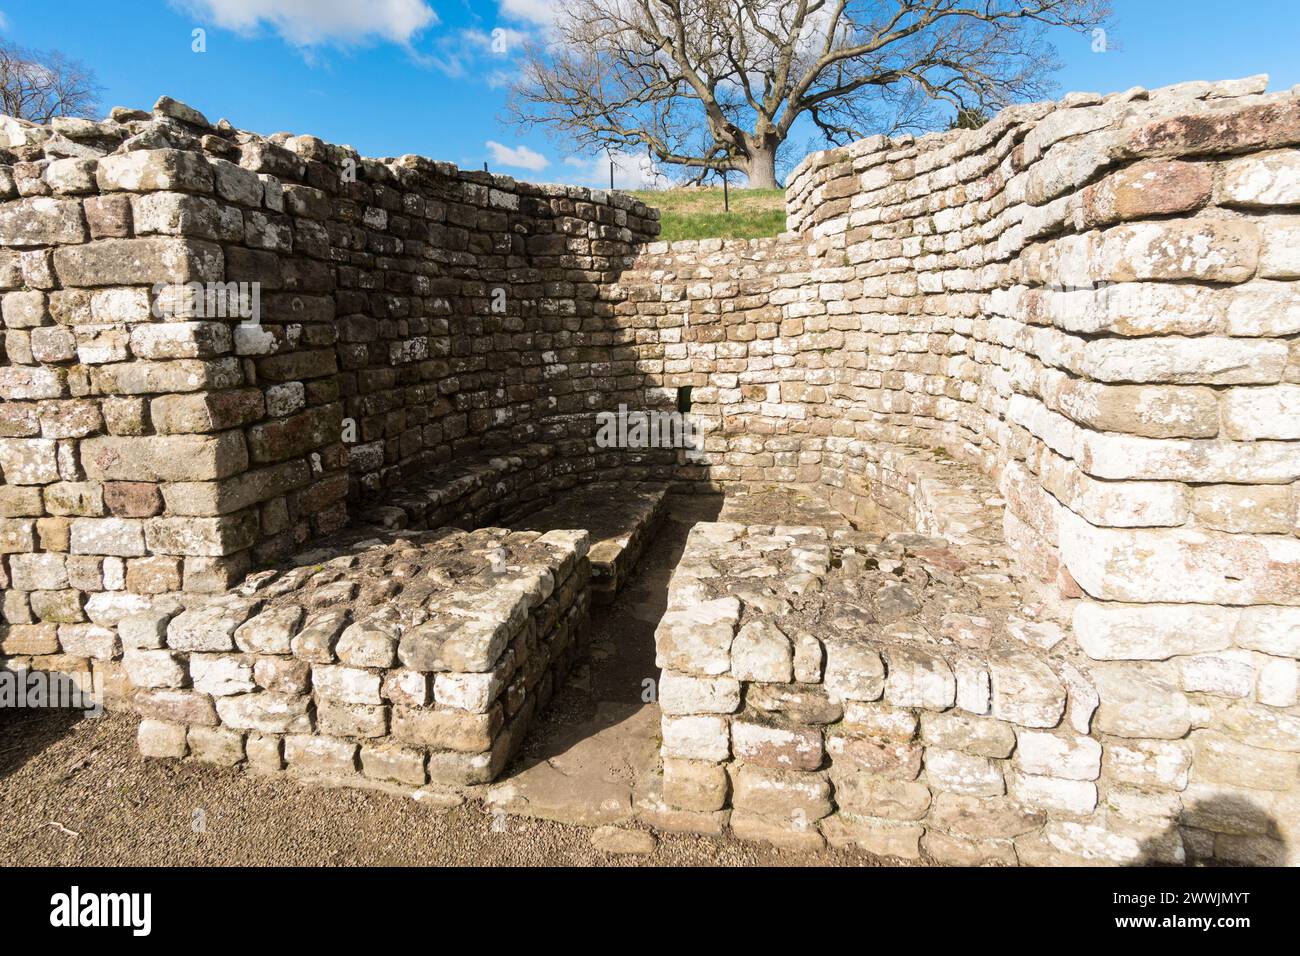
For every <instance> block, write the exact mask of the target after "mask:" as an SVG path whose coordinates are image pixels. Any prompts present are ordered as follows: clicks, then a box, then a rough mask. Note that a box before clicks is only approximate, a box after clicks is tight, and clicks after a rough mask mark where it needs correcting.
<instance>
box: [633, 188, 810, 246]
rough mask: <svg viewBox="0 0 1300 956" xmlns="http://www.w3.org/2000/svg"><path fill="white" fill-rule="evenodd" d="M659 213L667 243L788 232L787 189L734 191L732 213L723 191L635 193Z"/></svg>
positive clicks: (753, 236)
mask: <svg viewBox="0 0 1300 956" xmlns="http://www.w3.org/2000/svg"><path fill="white" fill-rule="evenodd" d="M633 195H634V196H636V198H637V199H640V200H641V201H642V202H644V203H646V204H647V205H649V206H655V207H657V208H658V209H659V211H660V214H661V216H660V223H661V225H662V226H663V231H662V232H661V233H660V234H659V238H660V239H662V240H664V241H666V242H675V241H676V240H678V239H758V238H761V237H763V236H775V235H777V234H778V233H781V232H784V231H785V190H784V189H733V190H731V211H730V212H724V211H723V208H722V190H721V189H663V190H643V191H641V192H636V193H633Z"/></svg>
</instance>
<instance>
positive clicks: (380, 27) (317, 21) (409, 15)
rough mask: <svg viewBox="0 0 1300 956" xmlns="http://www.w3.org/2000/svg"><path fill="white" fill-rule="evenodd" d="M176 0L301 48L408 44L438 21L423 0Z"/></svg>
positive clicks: (228, 24) (229, 25)
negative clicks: (263, 28) (376, 42)
mask: <svg viewBox="0 0 1300 956" xmlns="http://www.w3.org/2000/svg"><path fill="white" fill-rule="evenodd" d="M177 5H178V6H180V7H182V8H183V9H185V10H187V11H188V12H190V13H191V14H193V15H194V16H196V17H206V18H208V19H209V20H211V22H212V23H213V24H215V25H216V26H218V27H222V28H224V29H227V30H234V31H236V32H239V33H251V32H253V31H255V30H256V29H257V28H258V27H260V26H262V25H266V26H269V27H270V28H271V29H273V30H275V31H276V32H277V33H279V34H280V35H281V36H282V37H284V38H285V39H286V40H288V41H289V42H290V43H292V44H294V45H295V46H302V47H312V46H323V45H334V46H353V45H356V44H360V43H365V42H367V41H369V40H371V39H376V38H377V39H380V40H387V41H390V42H392V43H399V44H402V45H409V44H410V43H411V41H412V39H413V38H414V37H415V35H416V34H418V33H419V32H420V31H421V30H424V29H425V28H426V27H429V26H431V25H433V24H435V23H437V22H438V15H437V14H436V13H434V12H433V8H432V7H430V6H429V4H428V3H426V2H425V0H179V2H178V3H177ZM198 25H199V26H203V25H204V24H202V23H200V24H198Z"/></svg>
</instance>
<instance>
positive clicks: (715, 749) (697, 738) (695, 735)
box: [662, 715, 731, 763]
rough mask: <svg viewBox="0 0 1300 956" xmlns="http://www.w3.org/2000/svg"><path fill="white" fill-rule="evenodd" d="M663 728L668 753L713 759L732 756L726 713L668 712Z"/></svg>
mask: <svg viewBox="0 0 1300 956" xmlns="http://www.w3.org/2000/svg"><path fill="white" fill-rule="evenodd" d="M662 730H663V753H664V755H665V756H668V757H682V758H685V759H688V760H707V761H710V762H713V763H718V762H721V761H724V760H726V759H727V758H728V757H730V756H731V732H730V726H729V724H728V722H727V720H726V718H724V717H718V716H706V715H699V716H692V717H671V716H665V717H664V718H663V725H662Z"/></svg>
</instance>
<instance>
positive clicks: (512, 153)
mask: <svg viewBox="0 0 1300 956" xmlns="http://www.w3.org/2000/svg"><path fill="white" fill-rule="evenodd" d="M487 148H488V152H489V153H491V154H492V162H493V163H495V164H496V165H498V166H509V167H512V168H514V169H527V170H530V171H531V172H534V173H537V172H541V171H542V170H543V169H545V168H546V167H547V166H549V165H550V164H551V162H550V160H548V159H547V158H546V157H545V156H543V155H542V154H541V153H539V152H537V151H536V150H532V149H529V148H528V147H527V146H503V145H502V144H501V143H494V142H493V141H492V140H488V143H487Z"/></svg>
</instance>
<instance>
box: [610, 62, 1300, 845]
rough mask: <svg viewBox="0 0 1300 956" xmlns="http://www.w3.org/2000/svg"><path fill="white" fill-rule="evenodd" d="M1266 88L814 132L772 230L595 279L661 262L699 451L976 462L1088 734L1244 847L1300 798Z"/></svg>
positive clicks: (860, 503) (1289, 336) (880, 506)
mask: <svg viewBox="0 0 1300 956" xmlns="http://www.w3.org/2000/svg"><path fill="white" fill-rule="evenodd" d="M1264 88H1265V81H1263V80H1262V79H1260V78H1254V79H1250V80H1244V81H1235V82H1229V83H1222V84H1210V83H1192V84H1184V85H1181V86H1178V87H1172V88H1168V89H1165V90H1157V91H1144V90H1131V91H1128V92H1126V93H1122V94H1116V95H1113V96H1108V97H1101V96H1094V95H1088V94H1075V95H1072V96H1071V97H1068V98H1067V99H1066V100H1064V101H1062V102H1061V103H1059V104H1034V105H1029V106H1022V107H1014V108H1012V109H1009V110H1007V111H1005V112H1004V113H1002V114H1001V115H999V116H998V117H997V118H996V119H994V120H993V121H992V122H991V123H989V124H988V125H987V126H985V127H984V128H982V129H980V130H976V131H959V132H953V133H947V134H938V135H932V136H927V137H924V138H921V139H912V138H910V137H905V138H902V139H898V140H887V139H884V138H879V137H878V138H875V139H871V140H866V141H863V142H860V143H857V144H854V145H852V146H849V147H846V148H844V149H840V150H833V151H830V152H827V153H822V154H815V155H813V156H811V157H809V158H808V159H807V160H805V161H804V162H803V163H802V164H801V165H800V167H799V168H798V169H796V170H795V172H794V173H793V174H792V176H791V178H790V185H789V189H788V199H789V209H790V219H789V223H790V228H791V233H790V234H787V235H786V236H784V237H781V238H778V239H773V240H768V241H765V242H762V243H759V244H752V245H749V246H740V245H734V246H733V245H724V246H722V247H721V248H720V249H719V248H717V247H710V248H706V249H699V248H698V247H696V248H694V249H693V248H691V247H688V246H680V245H678V244H674V245H673V246H671V247H663V246H652V247H650V248H648V249H647V252H646V254H645V255H644V256H643V257H642V259H641V260H639V261H638V263H637V265H636V268H635V269H634V270H633V272H631V273H625V274H624V276H623V277H622V279H621V283H622V285H624V286H630V285H632V284H633V283H634V282H635V281H636V280H644V279H649V278H651V277H653V276H656V275H659V274H661V273H667V275H668V276H670V277H672V278H674V279H676V280H677V284H675V285H674V287H673V288H672V289H666V290H665V295H664V296H663V298H666V299H669V300H670V308H671V309H672V311H675V312H680V313H683V314H685V315H686V316H687V320H686V323H685V325H686V328H685V330H684V332H683V333H682V337H683V339H684V340H685V341H686V342H688V343H695V344H691V345H688V348H687V357H688V359H689V365H686V366H684V367H683V368H684V370H689V372H690V374H692V375H693V376H694V383H695V384H696V393H697V394H702V395H704V396H707V397H709V398H711V399H716V401H717V405H716V406H715V407H713V408H707V409H701V413H702V414H712V415H713V417H714V419H715V428H714V429H713V430H712V431H711V432H710V438H709V446H708V448H709V452H710V454H708V455H706V456H705V460H704V461H703V462H700V463H698V464H696V465H695V466H694V467H696V468H697V469H698V470H699V471H700V473H703V474H721V475H726V476H728V477H739V476H742V475H743V477H746V478H751V479H759V480H791V478H792V476H793V475H794V474H795V473H796V472H794V470H793V469H792V468H790V467H786V466H792V465H795V464H798V465H802V466H803V468H802V470H800V471H798V472H797V474H799V476H800V477H801V478H802V479H803V480H807V481H813V482H815V483H817V484H820V485H821V486H822V487H823V488H824V489H825V492H826V494H827V495H828V496H829V500H831V501H832V502H833V503H834V504H835V505H836V506H837V507H838V508H839V509H840V510H841V511H843V512H844V513H846V514H848V515H851V516H853V517H855V518H858V519H861V520H864V521H880V520H881V519H883V518H890V519H891V520H895V521H901V522H902V523H904V524H906V523H909V522H910V523H915V522H916V521H917V520H918V518H921V517H922V515H921V514H920V512H922V511H923V510H924V509H923V508H919V507H918V505H919V504H923V502H924V498H925V496H926V495H927V494H932V493H933V492H934V491H935V489H936V482H937V483H938V484H942V479H936V478H935V476H934V474H933V473H928V472H933V462H932V463H931V464H930V465H927V466H926V467H923V468H920V469H918V468H917V467H916V464H915V457H914V456H909V455H908V454H906V453H905V452H904V450H905V449H907V448H909V447H911V448H916V447H920V448H926V449H930V450H932V451H935V452H938V453H941V455H943V456H947V457H948V458H949V459H951V460H954V461H959V462H964V463H967V464H968V465H972V466H975V467H976V468H978V470H979V471H980V472H982V473H983V474H985V475H988V476H990V477H992V478H993V479H994V480H995V481H996V482H997V489H998V492H999V493H1000V495H1001V497H1002V499H1004V500H1005V503H1006V507H1005V509H1004V516H1003V519H1002V521H1003V531H1004V536H1005V540H1006V543H1007V545H1008V546H1009V547H1010V548H1011V549H1012V550H1013V551H1014V553H1015V554H1016V555H1017V557H1018V559H1019V565H1020V568H1021V572H1022V573H1023V574H1025V575H1027V576H1028V578H1029V579H1030V580H1031V582H1039V583H1040V584H1042V585H1044V586H1046V587H1047V588H1048V589H1050V592H1051V595H1052V596H1053V599H1064V600H1065V601H1066V602H1067V603H1066V605H1065V608H1066V609H1067V610H1068V611H1070V613H1071V614H1072V617H1073V634H1072V636H1071V637H1070V638H1069V640H1070V642H1072V643H1073V644H1075V645H1077V647H1078V648H1079V649H1080V650H1082V652H1083V653H1084V654H1085V656H1086V659H1087V660H1088V668H1087V670H1088V673H1089V674H1090V680H1092V681H1094V682H1095V684H1096V687H1097V690H1098V692H1099V694H1100V698H1101V706H1100V708H1099V710H1098V712H1097V717H1096V721H1095V726H1094V727H1093V729H1092V733H1094V734H1096V735H1097V736H1098V737H1099V739H1100V740H1101V741H1102V743H1103V745H1104V746H1105V752H1106V753H1111V752H1112V751H1111V747H1112V746H1113V747H1115V748H1116V749H1115V751H1114V752H1115V753H1119V752H1120V749H1121V748H1122V749H1124V750H1125V752H1126V753H1128V752H1141V753H1145V754H1147V757H1148V758H1149V759H1148V762H1150V763H1151V765H1152V768H1155V766H1156V765H1157V764H1158V765H1160V767H1162V768H1163V769H1162V770H1160V771H1159V772H1158V773H1152V774H1150V775H1149V776H1148V777H1147V778H1146V779H1145V780H1144V782H1143V783H1142V784H1141V787H1140V789H1142V790H1143V792H1144V793H1146V794H1148V795H1150V793H1158V794H1159V795H1160V799H1159V800H1155V799H1154V798H1153V799H1152V800H1151V801H1149V805H1150V806H1153V807H1154V806H1156V805H1157V804H1159V805H1160V806H1163V807H1165V810H1164V811H1161V812H1166V813H1167V814H1168V815H1169V818H1170V819H1177V818H1179V817H1180V815H1182V818H1183V819H1195V820H1196V821H1197V822H1196V823H1195V824H1192V825H1189V834H1188V839H1189V840H1193V841H1197V846H1196V847H1195V852H1196V853H1197V854H1201V855H1211V854H1214V853H1218V854H1219V855H1221V856H1225V857H1230V858H1239V859H1278V858H1280V857H1279V854H1280V853H1282V852H1283V849H1282V848H1283V847H1284V846H1285V845H1286V842H1285V840H1284V839H1283V834H1284V833H1291V834H1293V833H1294V828H1295V826H1296V824H1297V821H1300V809H1298V807H1297V799H1300V796H1298V791H1297V773H1298V771H1300V709H1297V690H1296V688H1297V673H1298V671H1297V658H1298V657H1300V653H1298V652H1300V646H1298V645H1297V644H1296V640H1297V635H1300V617H1297V610H1296V607H1297V604H1298V602H1300V589H1297V587H1296V583H1297V581H1300V576H1298V575H1300V539H1298V537H1297V534H1298V532H1300V523H1298V520H1297V512H1298V505H1300V493H1298V489H1300V486H1298V485H1297V484H1296V482H1297V479H1298V478H1300V442H1298V440H1300V431H1297V430H1296V422H1297V421H1300V417H1298V416H1297V412H1298V411H1300V388H1297V385H1300V339H1298V337H1297V336H1298V335H1300V321H1298V320H1297V316H1300V286H1297V285H1296V280H1297V279H1300V262H1298V261H1297V259H1296V255H1295V252H1294V249H1295V248H1296V241H1297V238H1300V215H1298V213H1300V192H1298V190H1300V151H1297V149H1296V147H1297V145H1300V93H1298V92H1297V91H1291V92H1286V93H1280V94H1265V93H1264V92H1263V90H1264ZM700 252H705V253H707V254H706V255H699V253H700ZM800 257H802V258H803V260H805V261H804V263H801V264H800V265H797V266H794V267H793V271H791V272H785V273H780V272H775V273H774V274H770V275H764V274H762V273H759V272H755V271H754V270H753V268H752V263H753V260H755V259H763V260H768V261H781V260H785V261H790V262H792V263H794V262H796V261H798V259H799V258H800ZM747 271H748V281H746V279H744V278H741V277H742V276H744V275H746V273H747ZM715 276H716V277H722V278H723V280H724V281H723V282H721V283H718V282H713V283H712V284H709V281H708V280H710V279H712V278H713V277H715ZM733 278H734V279H736V280H738V281H735V282H731V281H728V280H731V279H733ZM651 305H652V307H653V308H654V309H655V310H656V311H659V310H661V309H662V308H663V307H662V305H660V304H659V303H651ZM620 308H623V306H620ZM717 326H721V327H722V331H721V332H719V331H717V329H716V327H717ZM697 327H698V331H697ZM675 334H676V333H674V335H675ZM715 342H716V343H717V344H714V343H715ZM795 396H797V398H795ZM738 467H739V468H748V470H747V471H738V470H737V468H738ZM927 489H928V490H927ZM1114 759H1115V761H1119V760H1120V759H1121V758H1119V757H1116V758H1114ZM1123 759H1128V758H1123ZM1172 766H1183V767H1187V768H1190V772H1188V773H1186V774H1183V773H1181V772H1179V773H1172V774H1170V773H1165V771H1167V770H1168V769H1169V767H1172ZM1170 794H1178V795H1179V797H1178V799H1176V800H1175V799H1169V795H1170ZM1202 827H1204V828H1205V830H1206V831H1208V835H1207V833H1206V832H1201V828H1202ZM1215 834H1217V836H1216V835H1215ZM1099 839H1100V838H1099ZM1290 839H1291V840H1292V842H1294V837H1291V838H1290ZM1071 845H1072V847H1073V849H1074V850H1079V849H1081V848H1082V846H1081V844H1080V843H1079V842H1078V841H1074V842H1073V843H1072V844H1071ZM1098 845H1100V844H1098ZM1094 849H1095V850H1096V851H1097V852H1099V853H1102V854H1103V855H1104V852H1103V851H1102V850H1100V849H1097V848H1096V847H1094Z"/></svg>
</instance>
